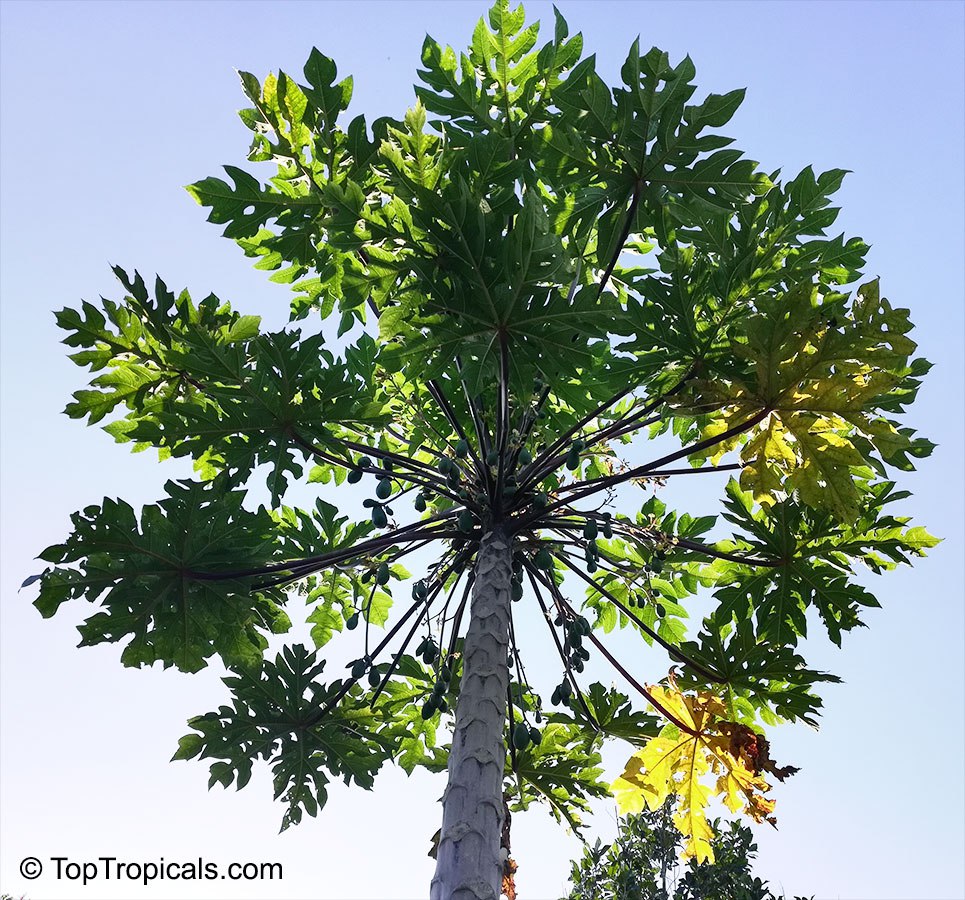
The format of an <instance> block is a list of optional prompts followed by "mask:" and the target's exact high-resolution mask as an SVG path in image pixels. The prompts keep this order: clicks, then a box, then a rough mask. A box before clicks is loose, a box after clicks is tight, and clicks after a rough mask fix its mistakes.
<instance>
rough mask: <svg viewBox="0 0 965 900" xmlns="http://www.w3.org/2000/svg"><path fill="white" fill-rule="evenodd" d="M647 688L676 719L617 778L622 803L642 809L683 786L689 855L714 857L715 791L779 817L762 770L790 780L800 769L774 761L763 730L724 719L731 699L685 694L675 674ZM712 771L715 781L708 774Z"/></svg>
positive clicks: (678, 820)
mask: <svg viewBox="0 0 965 900" xmlns="http://www.w3.org/2000/svg"><path fill="white" fill-rule="evenodd" d="M647 693H648V695H649V696H650V698H651V701H652V703H653V705H654V706H655V707H656V708H657V709H658V710H659V711H660V712H662V713H663V714H664V715H665V716H668V718H671V720H672V722H671V724H669V725H667V726H665V727H664V728H663V730H662V731H661V732H660V734H659V735H658V736H657V737H655V738H651V739H650V740H649V741H648V742H647V743H646V744H645V745H644V746H643V747H642V748H641V749H640V750H639V751H637V752H636V753H635V754H634V755H633V756H631V757H630V759H629V760H628V761H627V765H626V769H625V771H624V772H623V774H622V775H621V776H620V777H619V778H617V779H616V780H615V781H614V782H613V784H612V785H611V788H610V789H611V791H612V792H613V794H614V796H615V797H616V801H617V808H618V809H619V811H620V812H621V813H623V814H627V813H638V812H640V811H641V810H642V809H643V807H644V805H646V806H647V807H649V808H650V809H652V810H656V809H659V808H660V806H662V805H663V803H664V801H665V800H666V799H667V797H668V796H669V795H670V794H676V795H677V796H678V797H679V805H678V808H677V812H676V813H675V815H674V822H675V824H676V826H677V828H678V829H679V830H680V832H681V834H683V835H684V837H685V838H686V840H685V843H684V851H683V852H684V856H693V857H696V858H697V860H698V861H705V860H706V861H709V862H713V859H714V854H713V850H712V849H711V845H710V841H711V839H712V838H713V831H712V829H711V827H710V824H709V823H708V821H707V815H706V812H705V810H706V807H707V804H708V802H709V801H710V797H711V796H712V794H716V795H718V796H720V797H721V798H722V799H723V800H724V802H725V803H726V804H727V806H728V808H729V809H730V810H731V811H733V812H738V811H739V810H741V809H743V810H744V812H745V813H747V814H748V815H750V816H751V817H752V818H753V819H754V820H755V821H757V822H762V821H768V822H771V823H772V824H773V823H774V818H773V816H772V815H771V813H772V812H773V810H774V801H773V800H771V799H769V798H767V797H765V796H764V795H765V794H766V793H767V791H768V790H770V785H769V784H768V782H767V781H766V780H765V779H764V778H763V776H762V775H761V772H762V771H768V772H771V773H773V774H775V775H776V776H777V777H778V778H780V779H782V780H783V779H784V778H785V777H787V775H790V774H793V773H794V772H795V771H797V770H796V769H794V768H793V767H790V766H789V767H786V768H783V769H781V768H778V767H777V766H775V765H774V763H773V762H772V761H771V759H770V756H769V753H768V744H767V741H766V740H765V739H764V737H763V736H761V735H758V734H757V733H756V732H754V731H752V730H751V729H750V728H748V727H747V726H745V725H740V724H738V723H736V722H729V721H727V720H725V719H724V718H723V717H724V715H725V714H726V710H725V707H724V704H723V703H722V702H721V701H720V699H719V698H718V697H716V696H715V695H714V694H712V693H710V692H709V691H700V692H697V693H695V694H692V695H685V694H682V693H681V692H680V691H679V690H678V689H677V686H676V684H675V683H674V681H673V679H672V678H671V679H670V687H668V688H664V687H659V686H653V685H648V686H647ZM713 775H716V776H717V777H716V779H715V780H714V781H713V786H712V787H711V786H709V785H708V784H707V783H705V780H704V779H705V776H713Z"/></svg>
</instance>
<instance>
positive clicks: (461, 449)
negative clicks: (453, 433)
mask: <svg viewBox="0 0 965 900" xmlns="http://www.w3.org/2000/svg"><path fill="white" fill-rule="evenodd" d="M468 455H469V442H468V441H467V440H466V439H465V438H460V439H459V440H458V441H457V442H456V456H458V457H459V458H460V459H465V458H466V457H467V456H468Z"/></svg>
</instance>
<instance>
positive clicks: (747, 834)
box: [565, 799, 805, 900]
mask: <svg viewBox="0 0 965 900" xmlns="http://www.w3.org/2000/svg"><path fill="white" fill-rule="evenodd" d="M673 806H674V802H673V800H672V799H671V800H668V801H667V802H666V803H665V804H664V806H663V807H661V808H660V809H657V810H649V809H645V810H644V811H643V812H642V813H639V814H637V815H631V816H627V817H626V818H624V819H621V820H620V825H619V831H618V833H617V837H616V840H615V841H614V842H613V843H612V844H601V843H600V841H599V840H597V842H596V844H595V845H594V846H592V847H591V846H587V847H586V848H585V850H584V851H583V856H582V858H581V859H579V860H574V861H573V863H572V865H571V870H570V882H571V883H572V885H573V887H572V889H571V890H570V892H569V893H568V894H567V895H566V898H565V900H725V898H726V900H779V898H778V897H777V895H775V894H774V893H773V892H772V891H771V890H770V889H769V888H768V887H767V883H766V882H765V881H762V880H761V879H760V878H758V877H756V876H754V875H752V874H751V864H752V863H753V861H754V858H755V857H756V855H757V844H756V843H755V842H754V838H753V835H752V833H751V830H750V828H748V827H747V826H746V825H742V824H740V823H739V822H730V823H728V827H727V828H726V829H721V828H720V822H719V821H718V822H715V823H714V830H715V831H716V832H717V835H716V837H715V838H714V839H713V841H712V844H713V850H714V860H715V861H714V862H700V863H698V862H697V861H696V860H694V859H690V860H688V861H687V863H686V865H682V863H681V861H680V858H679V851H680V835H679V833H678V832H677V831H676V830H675V829H674V828H673V825H672V824H671V814H672V811H673ZM781 896H782V898H783V895H781ZM795 900H805V898H803V897H796V898H795Z"/></svg>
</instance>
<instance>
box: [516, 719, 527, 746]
mask: <svg viewBox="0 0 965 900" xmlns="http://www.w3.org/2000/svg"><path fill="white" fill-rule="evenodd" d="M512 741H513V746H514V747H515V748H516V749H517V750H525V749H526V748H527V747H528V746H529V728H528V727H527V726H526V723H525V722H517V723H516V726H515V727H514V728H513V737H512Z"/></svg>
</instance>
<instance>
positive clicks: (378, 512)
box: [372, 506, 389, 528]
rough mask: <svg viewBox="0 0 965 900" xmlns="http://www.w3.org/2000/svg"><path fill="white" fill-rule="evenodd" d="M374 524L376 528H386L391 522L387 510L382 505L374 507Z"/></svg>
mask: <svg viewBox="0 0 965 900" xmlns="http://www.w3.org/2000/svg"><path fill="white" fill-rule="evenodd" d="M372 524H373V525H374V526H375V527H376V528H385V526H386V525H388V524H389V517H388V516H387V515H386V514H385V510H384V509H382V507H381V506H373V507H372Z"/></svg>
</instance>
